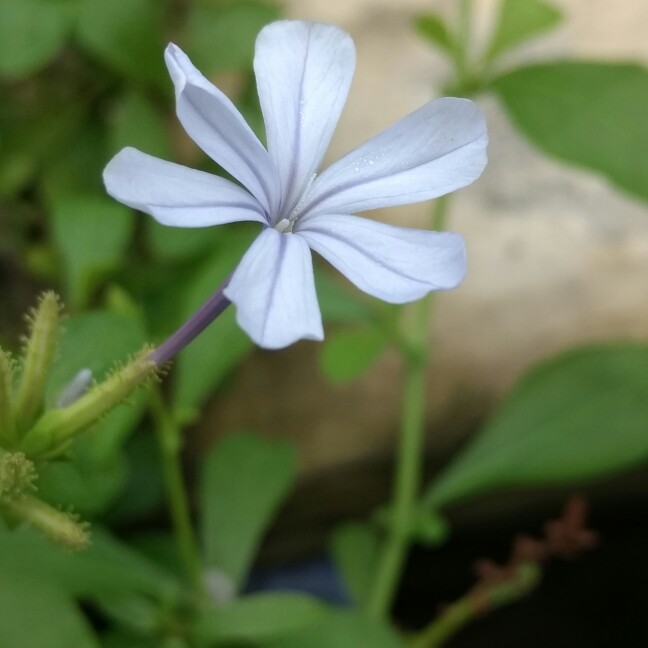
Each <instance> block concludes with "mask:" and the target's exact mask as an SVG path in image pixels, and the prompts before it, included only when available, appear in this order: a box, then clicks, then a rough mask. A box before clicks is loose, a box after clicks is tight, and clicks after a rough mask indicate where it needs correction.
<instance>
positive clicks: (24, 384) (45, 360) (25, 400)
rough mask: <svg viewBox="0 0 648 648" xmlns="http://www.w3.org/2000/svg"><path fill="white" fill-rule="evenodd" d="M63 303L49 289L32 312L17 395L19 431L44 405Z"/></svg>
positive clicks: (26, 425) (29, 422) (27, 425)
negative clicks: (44, 395)
mask: <svg viewBox="0 0 648 648" xmlns="http://www.w3.org/2000/svg"><path fill="white" fill-rule="evenodd" d="M60 314H61V303H60V301H59V298H58V296H57V295H56V294H55V293H53V292H46V293H45V294H43V296H42V297H41V299H40V301H39V303H38V306H37V307H36V308H35V309H34V310H33V311H32V312H31V314H30V316H29V318H28V321H29V336H28V337H27V340H26V345H25V350H24V353H23V359H22V374H21V376H20V383H19V385H18V394H17V397H16V423H17V427H18V430H19V431H21V430H26V429H27V428H28V427H29V425H30V424H31V423H32V422H33V420H34V419H35V418H36V415H37V414H38V412H39V410H40V409H41V407H42V406H43V392H44V389H45V381H46V380H47V374H48V372H49V370H50V367H51V366H52V362H53V361H54V355H55V352H56V344H57V341H58V334H59V320H60Z"/></svg>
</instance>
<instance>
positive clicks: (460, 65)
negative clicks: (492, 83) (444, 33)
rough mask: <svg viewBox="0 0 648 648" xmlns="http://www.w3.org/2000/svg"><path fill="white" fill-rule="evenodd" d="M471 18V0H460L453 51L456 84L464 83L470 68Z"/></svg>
mask: <svg viewBox="0 0 648 648" xmlns="http://www.w3.org/2000/svg"><path fill="white" fill-rule="evenodd" d="M471 20H472V0H461V4H460V6H459V27H458V30H457V51H456V53H455V66H456V69H455V72H456V74H457V79H456V82H457V85H458V86H462V85H464V84H465V83H466V81H467V79H468V76H469V69H470V57H469V54H470V50H469V48H470V28H471Z"/></svg>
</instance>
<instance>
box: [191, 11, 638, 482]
mask: <svg viewBox="0 0 648 648" xmlns="http://www.w3.org/2000/svg"><path fill="white" fill-rule="evenodd" d="M285 4H286V7H287V10H288V14H289V15H290V16H292V17H296V18H307V19H312V20H321V21H329V22H334V23H336V24H338V25H340V26H341V27H343V28H345V29H346V30H348V31H349V32H350V33H351V35H352V36H353V38H354V40H355V42H356V47H357V52H358V66H357V71H356V77H355V81H354V85H353V87H352V90H351V95H350V98H349V102H348V104H347V108H346V110H345V112H344V114H343V116H342V120H341V122H340V125H339V128H338V130H337V133H336V135H335V137H334V140H333V142H332V145H331V149H330V151H329V154H328V156H327V158H328V160H329V161H331V160H334V159H336V158H337V157H338V156H339V155H341V154H342V153H344V152H346V151H347V150H349V149H351V148H353V147H354V146H355V145H357V144H359V143H360V142H362V141H364V140H365V139H367V138H369V137H371V136H372V135H373V134H375V133H377V132H379V131H380V130H382V129H383V128H385V127H386V126H388V125H389V124H390V123H392V122H393V121H394V120H396V119H397V118H399V117H400V116H402V115H404V114H405V113H407V112H409V111H411V110H413V109H415V108H416V107H418V106H419V105H421V104H422V103H424V102H425V101H427V100H429V99H430V98H432V97H434V96H437V95H438V94H439V92H440V90H439V88H440V87H441V85H442V84H443V82H444V80H445V78H446V75H447V73H448V69H447V67H446V65H445V63H444V61H443V60H442V58H441V57H440V56H438V55H437V54H436V53H435V52H434V51H433V50H432V49H431V48H430V47H429V46H428V45H427V44H426V43H424V42H423V41H422V40H421V39H420V38H418V36H417V35H416V34H415V32H414V31H413V29H412V19H413V16H414V15H415V14H416V13H417V12H420V11H424V10H438V11H440V12H442V13H445V14H447V15H449V14H450V13H451V12H452V11H454V10H456V8H457V4H458V3H457V2H456V1H455V2H453V1H451V0H444V1H440V0H398V1H391V2H390V1H388V0H289V1H287V2H286V3H285ZM476 4H477V5H478V8H479V29H480V32H481V33H482V37H483V36H484V35H485V34H486V33H487V32H488V27H489V24H490V21H491V20H492V17H493V16H494V10H495V8H496V6H497V2H495V1H494V0H476ZM554 4H556V5H557V6H560V7H561V8H562V9H563V10H564V12H565V14H566V19H565V21H564V23H563V25H562V26H561V27H559V28H558V29H557V30H556V31H555V32H553V33H552V34H550V35H549V36H546V37H541V38H540V39H538V40H537V41H534V42H533V43H531V44H529V45H527V46H525V47H524V48H523V49H521V50H520V51H518V52H516V54H515V59H517V60H524V61H531V60H543V59H550V58H567V57H569V58H574V57H580V58H590V59H602V58H605V59H612V60H635V61H639V62H642V63H648V38H646V34H647V33H648V3H647V2H645V0H617V1H616V2H614V3H611V2H609V1H608V0H554ZM512 60H513V59H511V62H512ZM479 103H480V105H481V107H482V109H483V110H484V112H485V114H486V116H487V120H488V123H489V129H490V139H491V145H490V154H489V155H490V162H489V165H488V168H487V170H486V172H485V173H484V175H483V177H482V178H481V179H480V180H479V181H478V182H476V183H475V184H474V185H473V186H471V187H469V188H467V189H464V190H463V191H461V192H459V193H458V194H457V195H456V197H455V198H454V199H453V201H452V216H451V229H454V230H457V231H460V232H461V233H462V234H463V235H464V236H465V238H466V241H467V245H468V250H469V264H470V270H469V275H468V278H467V279H466V281H465V283H464V284H463V285H462V286H461V288H460V289H458V290H456V291H454V292H452V293H448V294H444V295H442V296H441V299H440V300H439V316H438V319H437V321H436V325H435V330H434V332H431V333H434V334H435V335H436V336H437V337H438V343H439V355H438V361H437V364H436V366H435V368H434V369H433V370H432V375H431V382H430V390H431V392H430V397H429V400H428V410H429V411H428V414H429V421H430V428H431V434H430V437H429V438H430V444H431V449H432V450H433V451H434V452H436V453H437V454H440V455H445V454H446V453H447V452H449V450H450V449H451V448H453V447H454V446H455V445H456V443H457V440H458V439H459V438H461V437H463V436H464V435H466V434H468V433H469V432H470V431H471V430H472V429H473V428H474V423H475V421H476V420H477V419H479V418H480V417H481V416H482V415H484V414H485V413H486V412H487V411H488V410H489V409H491V408H492V407H493V406H495V405H496V403H497V402H498V400H499V399H500V398H501V397H502V396H503V395H504V394H505V393H506V392H507V390H509V389H510V387H511V386H512V385H513V384H514V382H515V380H516V379H517V378H518V377H519V376H520V375H521V373H523V372H524V370H525V369H526V368H527V367H528V366H529V365H530V364H532V363H534V362H536V361H538V360H539V359H541V358H543V357H546V356H548V355H550V354H552V353H554V352H557V351H560V350H562V349H566V348H569V347H571V346H573V345H575V344H579V343H584V342H588V341H596V340H609V339H617V338H639V339H641V338H643V339H645V338H646V337H648V208H647V206H646V205H643V204H641V203H640V202H638V201H636V200H634V199H632V198H630V197H627V196H625V195H623V194H621V193H620V192H619V191H618V190H617V189H616V188H614V187H611V186H609V185H608V183H607V182H606V181H605V180H604V179H602V178H600V177H598V176H596V175H594V174H592V173H590V172H587V171H581V170H578V169H575V168H573V167H568V166H566V165H564V164H562V163H560V162H555V161H552V160H549V159H547V158H546V157H545V156H544V155H542V154H541V153H540V152H538V151H536V150H535V149H534V148H533V147H532V146H531V145H530V144H529V143H527V142H526V141H525V140H524V139H523V137H522V136H521V135H520V134H519V133H518V132H517V131H516V130H514V128H513V127H512V126H511V124H510V123H509V121H508V119H507V117H506V116H505V115H504V114H503V111H502V109H501V108H500V106H499V105H498V103H497V101H496V100H495V99H494V98H492V97H488V96H485V97H482V98H480V99H479ZM647 127H648V120H647ZM429 209H430V207H429V204H426V205H423V206H412V207H407V208H399V209H397V210H396V209H392V210H384V211H383V212H382V213H376V217H378V218H380V219H381V220H385V221H387V222H392V223H396V224H403V225H422V224H423V223H424V222H425V219H426V218H427V215H428V213H429ZM316 355H317V346H316V345H314V344H310V343H302V344H299V345H297V346H295V347H294V348H292V349H290V350H288V351H283V352H280V353H268V352H262V351H259V352H258V353H257V354H256V355H255V356H254V357H253V358H252V359H251V360H250V361H249V362H248V363H246V365H245V366H244V367H243V368H242V370H241V371H240V373H239V374H238V375H237V377H236V379H235V380H234V381H233V383H232V385H231V386H230V389H228V390H227V391H226V393H224V394H223V396H222V397H220V398H218V399H217V400H216V401H215V402H213V403H212V405H211V406H210V408H209V409H208V412H207V417H206V422H205V424H204V435H203V438H205V437H212V436H213V434H214V431H215V430H218V431H219V432H220V431H222V432H225V431H227V430H231V429H238V428H241V427H251V428H253V429H256V430H258V431H260V432H262V433H265V434H268V435H271V436H279V437H286V436H288V437H290V438H293V439H294V440H295V442H296V444H297V446H298V452H299V457H300V462H301V468H302V470H303V472H304V473H305V474H309V475H313V474H321V473H328V472H330V471H331V470H333V471H335V470H338V469H339V468H340V466H342V465H345V464H349V463H354V462H358V461H364V460H367V459H371V458H372V457H373V458H380V457H389V456H390V455H391V454H392V452H393V448H394V441H395V435H396V431H397V426H398V415H399V409H398V408H399V389H400V372H399V365H398V361H397V359H396V358H395V357H393V356H390V355H389V354H388V355H387V356H385V357H384V358H383V359H382V360H381V361H380V362H379V363H378V365H377V366H376V367H375V368H374V370H373V371H372V372H370V373H369V374H368V375H367V376H366V377H364V378H363V379H362V380H361V381H359V382H357V383H354V384H353V385H351V386H349V387H343V388H335V387H332V386H330V385H328V384H327V383H326V382H325V381H324V380H323V379H322V377H321V376H320V375H319V373H318V369H317V361H316Z"/></svg>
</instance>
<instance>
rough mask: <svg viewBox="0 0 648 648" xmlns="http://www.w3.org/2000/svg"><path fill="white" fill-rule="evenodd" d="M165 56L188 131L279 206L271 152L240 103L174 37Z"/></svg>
mask: <svg viewBox="0 0 648 648" xmlns="http://www.w3.org/2000/svg"><path fill="white" fill-rule="evenodd" d="M164 58H165V61H166V64H167V67H168V68H169V74H170V75H171V78H172V80H173V83H174V85H175V90H176V112H177V114H178V119H180V121H181V123H182V125H183V127H184V129H185V131H187V133H188V135H189V136H190V137H191V138H192V139H193V140H194V142H196V144H198V146H200V148H201V149H202V150H203V151H205V153H207V155H209V157H210V158H211V159H212V160H214V161H215V162H217V163H218V164H220V165H221V166H222V167H223V168H224V169H225V170H226V171H228V172H229V173H231V174H232V175H233V176H234V177H235V178H236V179H237V180H238V181H239V182H241V183H242V184H243V185H245V187H247V189H249V191H250V193H252V194H253V195H254V196H255V197H256V198H257V200H258V201H259V202H260V203H261V204H262V205H263V206H264V208H265V209H266V211H268V212H274V210H275V209H276V208H277V206H278V203H279V190H280V189H279V183H278V180H277V176H276V171H275V169H274V167H273V165H272V161H271V159H270V156H269V155H268V152H267V151H266V150H265V148H263V145H262V144H261V142H260V141H259V139H258V138H257V136H256V135H255V134H254V133H253V132H252V129H251V128H250V127H249V126H248V125H247V123H246V121H245V120H244V119H243V116H242V115H241V113H240V112H239V111H238V110H237V109H236V107H235V106H234V104H233V103H232V102H231V101H230V100H229V99H228V98H227V97H226V96H225V95H224V94H223V93H222V92H221V91H220V90H219V89H218V88H217V87H216V86H215V85H214V84H213V83H211V82H210V81H208V80H207V79H206V78H205V77H204V76H203V75H202V74H201V73H200V72H199V71H198V70H197V69H196V68H195V67H194V65H193V64H192V62H191V61H190V60H189V57H188V56H187V55H186V54H185V53H184V52H183V51H182V50H181V49H180V48H179V47H177V46H176V45H173V44H172V43H171V44H170V45H169V46H168V47H167V48H166V51H165V53H164Z"/></svg>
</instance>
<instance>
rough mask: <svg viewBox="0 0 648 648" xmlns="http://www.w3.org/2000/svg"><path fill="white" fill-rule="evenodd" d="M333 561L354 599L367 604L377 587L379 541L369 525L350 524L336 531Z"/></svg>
mask: <svg viewBox="0 0 648 648" xmlns="http://www.w3.org/2000/svg"><path fill="white" fill-rule="evenodd" d="M331 551H332V552H333V559H334V560H335V564H336V566H337V567H338V569H339V570H340V572H341V574H342V576H343V580H344V583H345V584H346V586H347V589H348V590H349V593H350V594H351V596H352V597H353V600H354V601H355V602H356V603H357V604H359V605H364V604H365V603H367V601H368V600H369V597H370V595H371V588H372V587H373V584H374V577H375V573H376V566H377V564H378V557H379V551H380V542H379V540H378V536H377V535H376V533H375V531H374V530H373V529H372V528H371V527H370V526H369V525H368V524H357V523H354V524H347V525H345V526H342V527H339V528H338V529H336V530H335V532H334V534H333V538H332V542H331Z"/></svg>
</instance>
